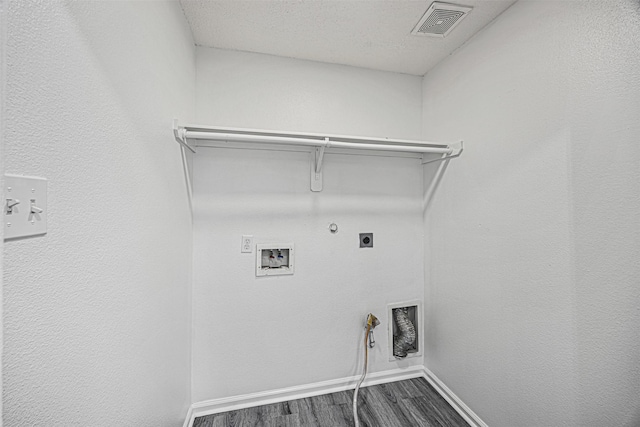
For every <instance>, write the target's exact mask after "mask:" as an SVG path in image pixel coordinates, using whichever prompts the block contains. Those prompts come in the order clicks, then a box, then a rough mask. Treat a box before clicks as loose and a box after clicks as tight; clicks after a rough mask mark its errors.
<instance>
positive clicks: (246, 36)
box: [180, 0, 516, 76]
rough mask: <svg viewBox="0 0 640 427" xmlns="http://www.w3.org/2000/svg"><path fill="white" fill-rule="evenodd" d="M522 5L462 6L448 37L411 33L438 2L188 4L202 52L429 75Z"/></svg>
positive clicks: (242, 0) (487, 0)
mask: <svg viewBox="0 0 640 427" xmlns="http://www.w3.org/2000/svg"><path fill="white" fill-rule="evenodd" d="M515 1H516V0H459V1H458V0H454V1H451V2H455V3H457V4H462V5H465V6H472V7H473V10H472V11H471V13H470V14H469V15H468V16H467V17H466V18H465V19H464V20H463V21H462V22H461V23H460V24H459V25H458V26H457V27H456V28H454V29H453V31H452V32H451V33H450V34H449V35H448V36H447V37H446V38H444V39H443V38H437V37H420V36H413V35H411V30H413V27H414V26H415V25H416V24H417V23H418V21H419V20H420V18H421V17H422V15H423V14H424V12H425V11H426V10H427V9H428V8H429V6H430V5H431V3H432V0H425V1H416V0H384V1H382V0H284V1H280V0H278V1H276V0H253V1H248V0H180V3H181V4H182V8H183V10H184V13H185V16H186V17H187V21H188V22H189V25H190V26H191V31H192V32H193V37H194V39H195V42H196V44H197V45H198V46H207V47H216V48H221V49H232V50H242V51H248V52H258V53H265V54H270V55H278V56H285V57H291V58H299V59H308V60H312V61H321V62H329V63H335V64H345V65H352V66H356V67H365V68H372V69H376V70H385V71H394V72H399V73H407V74H414V75H419V76H421V75H424V74H425V73H426V72H427V71H429V70H430V69H431V68H432V67H433V66H434V65H435V64H437V63H438V62H440V61H441V60H442V59H444V58H445V57H446V56H448V55H450V54H451V53H452V52H453V51H454V50H456V49H457V48H458V47H460V46H461V45H462V44H464V42H465V41H467V40H468V39H469V38H471V36H473V35H474V34H475V33H476V32H478V31H479V30H481V29H482V28H483V27H484V26H486V25H487V24H488V23H490V22H491V21H492V20H493V19H495V18H496V17H497V16H498V15H499V14H500V13H502V12H503V11H504V10H505V9H507V8H508V7H509V6H510V5H511V4H513V3H514V2H515Z"/></svg>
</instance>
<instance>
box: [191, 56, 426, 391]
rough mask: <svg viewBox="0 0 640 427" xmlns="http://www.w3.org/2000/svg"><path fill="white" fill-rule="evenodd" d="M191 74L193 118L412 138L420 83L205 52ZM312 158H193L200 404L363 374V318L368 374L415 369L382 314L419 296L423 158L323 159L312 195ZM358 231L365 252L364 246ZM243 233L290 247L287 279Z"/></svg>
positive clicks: (221, 153) (206, 153)
mask: <svg viewBox="0 0 640 427" xmlns="http://www.w3.org/2000/svg"><path fill="white" fill-rule="evenodd" d="M197 73H198V79H197V81H198V83H197V86H196V87H197V105H198V106H199V112H198V115H199V117H200V119H201V120H200V121H206V122H212V123H215V124H219V125H227V126H243V127H253V128H271V129H280V130H306V131H324V132H329V133H347V134H356V135H358V134H368V135H372V136H387V135H388V136H392V137H393V136H399V137H409V138H417V137H418V136H419V131H420V125H419V122H418V121H417V119H418V118H419V117H420V105H421V99H420V98H421V94H420V85H421V79H420V78H414V77H410V76H405V75H398V74H392V73H381V72H374V71H369V70H360V69H357V68H351V67H344V66H336V65H326V64H317V63H313V62H306V61H295V60H291V59H284V58H275V57H269V56H265V55H256V54H245V53H234V52H223V51H212V52H211V51H207V50H205V49H198V69H197ZM255 80H257V81H258V82H256V81H255ZM380 92H381V93H382V95H381V93H380ZM255 104H259V108H258V107H257V106H256V105H255ZM214 112H215V114H214ZM365 112H366V114H365ZM414 119H416V120H415V121H414ZM309 160H310V156H309V153H306V152H282V151H276V152H268V151H251V150H237V149H228V148H223V149H220V148H218V149H213V148H200V149H199V150H198V153H197V154H196V155H195V156H194V270H193V275H194V288H193V321H194V336H193V377H192V378H193V380H192V381H193V392H192V393H193V400H194V401H202V400H207V399H214V398H221V397H226V396H234V395H239V394H244V393H251V392H260V391H266V390H273V389H279V388H283V387H290V386H296V385H304V384H309V383H314V382H318V381H323V380H331V379H337V378H343V377H348V376H352V375H357V374H359V373H361V370H362V366H363V365H362V363H363V362H362V357H363V343H362V341H363V339H364V322H365V318H366V315H367V313H369V312H372V313H374V314H375V315H376V316H378V317H380V320H381V321H382V324H381V325H380V326H379V327H378V329H376V330H375V339H376V342H377V345H376V347H375V348H374V349H373V350H372V351H371V352H370V365H369V368H370V372H375V371H380V370H387V369H394V368H402V367H407V366H412V365H420V364H422V359H421V358H414V359H407V360H405V361H402V362H389V361H388V343H387V336H386V335H387V333H386V328H387V326H388V322H387V319H386V314H385V313H386V305H387V304H388V303H394V302H399V301H407V300H412V299H422V297H423V291H424V279H423V268H422V262H423V257H424V255H423V236H422V229H423V227H422V214H421V194H422V167H421V164H420V160H418V159H412V158H388V157H371V156H368V157H360V156H347V155H335V154H326V155H325V161H324V166H323V175H324V189H323V191H322V192H319V193H316V192H313V193H312V192H311V191H310V189H309V173H310V172H309V171H310V163H309ZM332 222H335V223H336V224H337V225H338V233H337V234H331V233H330V232H329V229H328V226H329V224H330V223H332ZM363 232H372V233H373V234H374V238H373V241H374V247H373V248H364V249H360V248H359V238H358V234H359V233H363ZM243 234H249V235H253V236H254V243H255V244H258V243H267V242H285V243H287V242H291V243H293V244H294V245H295V252H296V254H295V274H294V275H292V276H279V277H256V271H255V264H256V254H255V252H254V253H252V254H246V253H240V245H241V236H242V235H243Z"/></svg>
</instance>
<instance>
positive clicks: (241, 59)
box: [196, 47, 422, 139]
mask: <svg viewBox="0 0 640 427" xmlns="http://www.w3.org/2000/svg"><path fill="white" fill-rule="evenodd" d="M419 82H420V78H419V77H416V76H410V75H407V74H398V73H390V72H384V71H374V70H367V69H363V68H356V67H348V66H344V65H335V64H326V63H322V62H312V61H302V60H297V59H290V58H280V57H276V56H270V55H261V54H256V53H248V52H235V51H228V50H222V49H209V48H203V47H199V48H198V49H197V83H196V86H197V88H198V90H197V96H196V114H197V118H198V122H199V123H202V124H214V125H218V126H235V127H245V128H247V127H251V128H257V129H275V130H289V131H300V132H324V133H333V134H348V135H361V136H375V137H389V138H413V139H416V138H419V137H420V112H421V108H422V99H421V96H420V93H419V92H420V85H419ZM416 90H417V91H418V92H416Z"/></svg>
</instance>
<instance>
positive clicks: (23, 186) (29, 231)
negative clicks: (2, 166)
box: [2, 174, 47, 239]
mask: <svg viewBox="0 0 640 427" xmlns="http://www.w3.org/2000/svg"><path fill="white" fill-rule="evenodd" d="M16 201H18V203H17V204H15V205H13V206H12V207H11V208H9V204H10V203H9V202H12V203H15V202H16ZM2 209H3V213H4V238H5V239H15V238H19V237H28V236H37V235H40V234H46V232H47V180H46V179H45V178H38V177H33V176H21V175H10V174H6V175H5V176H4V201H3V208H2Z"/></svg>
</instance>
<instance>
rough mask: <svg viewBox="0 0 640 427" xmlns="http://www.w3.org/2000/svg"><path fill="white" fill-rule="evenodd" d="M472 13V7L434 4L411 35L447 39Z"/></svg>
mask: <svg viewBox="0 0 640 427" xmlns="http://www.w3.org/2000/svg"><path fill="white" fill-rule="evenodd" d="M470 11H471V8H470V7H467V6H458V5H455V4H447V3H438V2H434V3H432V4H431V6H429V9H427V11H426V12H425V14H424V15H423V16H422V18H421V19H420V21H419V22H418V24H417V25H416V26H415V27H414V29H413V31H411V34H413V35H415V36H431V37H445V36H446V35H447V34H449V33H450V32H451V30H453V29H454V28H455V26H456V25H458V24H459V23H460V21H462V20H463V19H464V17H465V16H467V15H468V14H469V12H470Z"/></svg>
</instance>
